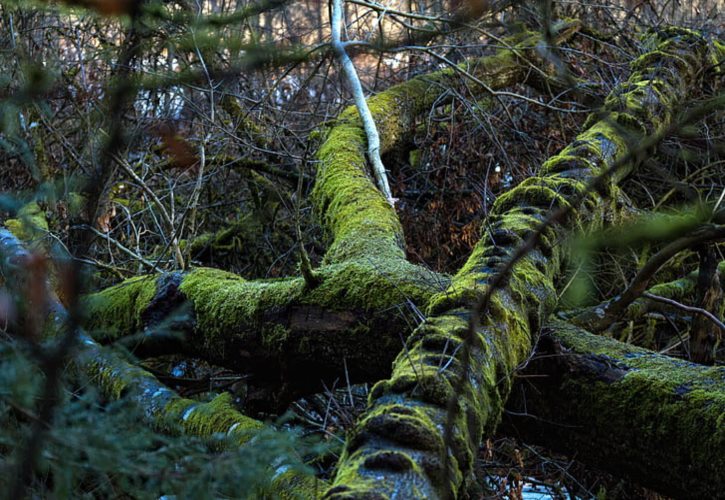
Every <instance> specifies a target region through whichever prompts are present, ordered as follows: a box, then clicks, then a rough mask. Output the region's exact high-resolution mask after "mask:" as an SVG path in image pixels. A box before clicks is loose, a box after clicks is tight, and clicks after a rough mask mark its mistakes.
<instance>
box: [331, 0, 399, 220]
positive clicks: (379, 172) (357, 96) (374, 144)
mask: <svg viewBox="0 0 725 500" xmlns="http://www.w3.org/2000/svg"><path fill="white" fill-rule="evenodd" d="M331 17H332V19H331V20H330V22H331V23H332V42H331V44H332V50H333V51H334V52H335V55H336V56H337V59H338V61H339V63H340V66H342V71H343V73H344V74H345V77H346V78H347V82H348V84H349V85H350V90H351V92H352V96H353V99H354V101H355V106H356V107H357V111H358V113H359V114H360V119H361V120H362V123H363V128H364V129H365V135H366V136H367V139H368V158H369V160H370V163H371V164H372V167H373V174H374V175H375V180H376V181H377V183H378V187H379V188H380V191H382V193H383V196H385V198H386V199H387V200H388V203H390V204H391V205H393V206H394V205H395V198H393V193H392V192H391V191H390V185H389V184H388V176H387V173H386V172H385V165H383V160H382V158H380V135H379V134H378V128H377V127H376V126H375V120H374V119H373V115H372V113H370V108H368V103H367V101H366V100H365V94H364V92H363V88H362V84H361V83H360V78H359V77H358V75H357V71H355V66H354V65H353V63H352V60H351V59H350V56H348V55H347V52H346V51H345V44H344V43H343V42H342V39H341V36H340V28H341V27H342V0H333V1H332V16H331Z"/></svg>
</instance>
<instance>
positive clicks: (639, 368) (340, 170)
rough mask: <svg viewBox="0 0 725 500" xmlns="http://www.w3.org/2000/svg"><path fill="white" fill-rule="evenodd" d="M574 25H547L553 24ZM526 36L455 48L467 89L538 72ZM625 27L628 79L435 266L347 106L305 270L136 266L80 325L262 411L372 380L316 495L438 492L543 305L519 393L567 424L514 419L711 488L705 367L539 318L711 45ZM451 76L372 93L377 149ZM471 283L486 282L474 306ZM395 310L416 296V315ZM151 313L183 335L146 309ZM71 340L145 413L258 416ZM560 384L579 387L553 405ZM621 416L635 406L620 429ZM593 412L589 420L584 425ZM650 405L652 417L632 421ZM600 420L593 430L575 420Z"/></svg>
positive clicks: (712, 386)
mask: <svg viewBox="0 0 725 500" xmlns="http://www.w3.org/2000/svg"><path fill="white" fill-rule="evenodd" d="M577 29H578V25H577V24H576V23H568V24H567V23H564V24H563V25H561V26H559V29H558V34H557V38H558V40H559V41H563V40H565V39H567V38H568V37H570V36H572V34H573V33H574V32H575V31H576V30H577ZM539 43H541V37H540V36H539V35H538V34H534V33H523V34H521V35H519V36H517V37H515V38H513V39H509V40H507V41H506V44H507V45H508V48H504V49H501V50H500V51H499V52H498V53H497V54H496V55H494V56H490V57H486V58H482V59H480V60H478V61H475V62H474V63H473V64H470V65H469V66H468V67H469V68H472V69H469V73H470V74H471V76H473V77H474V78H476V79H478V80H480V81H482V82H485V87H481V89H480V91H484V89H487V90H488V91H491V90H496V89H501V88H505V87H508V86H511V85H512V84H514V83H518V82H522V81H525V80H526V78H528V77H530V76H531V75H532V74H535V75H536V77H537V78H541V77H542V74H544V75H545V74H546V72H547V71H551V69H547V68H548V67H549V65H548V64H546V61H541V60H539V59H537V55H536V54H537V53H536V51H534V50H532V49H533V48H534V47H536V46H537V44H539ZM643 43H644V44H645V46H646V47H647V51H646V52H645V53H644V54H643V55H642V56H641V57H639V58H638V59H636V60H635V61H634V62H633V63H632V65H631V69H632V74H631V76H630V77H629V79H628V80H627V81H625V82H623V83H622V84H621V85H619V86H618V87H617V88H616V89H615V90H614V91H613V92H612V93H611V94H610V96H609V97H608V99H607V100H606V103H605V105H604V107H603V109H601V110H600V111H599V112H597V113H595V114H593V115H592V116H591V117H590V119H589V120H588V122H587V124H586V126H585V127H584V130H583V131H582V132H581V133H580V134H579V135H578V136H577V137H576V139H575V140H574V141H573V142H572V143H571V144H569V146H567V147H566V148H565V149H564V150H563V151H561V152H560V153H559V154H557V155H555V156H553V157H552V158H550V159H549V160H547V161H546V162H545V163H544V164H543V165H542V166H541V168H540V170H539V174H538V175H537V176H536V177H532V178H530V179H527V180H526V181H525V182H523V183H521V184H520V185H518V186H516V187H515V188H513V189H511V190H510V191H509V192H507V193H505V194H504V195H502V196H500V197H499V198H498V199H497V201H496V203H495V205H494V206H493V208H492V209H491V211H490V214H489V217H488V225H487V228H488V229H487V231H486V232H485V233H484V234H483V236H482V238H481V240H480V242H479V243H478V244H477V245H476V247H475V249H474V251H473V252H472V254H471V256H470V257H469V259H468V261H467V262H466V264H465V265H464V266H463V267H462V268H461V269H460V270H459V271H458V273H457V274H456V275H455V276H454V277H453V278H450V279H449V278H448V277H446V276H443V275H439V274H436V273H432V272H431V271H429V270H426V269H424V268H422V267H420V266H417V265H414V264H412V263H410V262H408V261H407V259H406V257H405V252H404V249H403V240H404V237H403V231H402V227H401V224H400V222H399V220H398V217H397V215H396V212H395V209H394V207H392V206H391V204H390V203H389V202H388V200H387V199H386V197H385V196H383V195H382V194H381V193H380V191H379V190H378V189H377V188H376V186H375V182H374V180H373V179H372V177H371V175H370V171H369V169H368V165H367V162H366V157H365V152H366V150H367V145H366V135H365V131H364V127H363V124H362V122H361V120H360V117H359V115H358V112H357V110H356V109H355V108H350V109H347V110H346V111H344V112H343V113H342V114H341V115H340V116H339V117H338V119H337V121H336V122H335V123H334V125H333V126H332V127H330V128H329V129H327V130H324V131H323V135H324V141H323V143H322V145H321V147H320V148H319V150H318V152H317V159H318V160H319V168H318V171H317V173H316V178H315V187H314V191H313V201H314V205H315V207H316V209H317V214H318V217H319V219H320V221H321V222H322V224H323V226H324V227H325V228H326V230H327V232H328V234H329V237H330V243H329V245H328V249H327V253H326V256H325V258H324V262H323V265H322V266H321V267H320V268H318V269H315V270H314V274H315V280H314V281H310V280H305V279H303V278H296V277H292V278H286V279H281V280H270V281H265V280H256V281H246V280H244V279H242V278H240V277H238V276H236V275H234V274H231V273H227V272H224V271H220V270H215V269H205V268H199V269H194V270H191V271H189V272H184V273H170V274H162V275H151V276H141V277H137V278H133V279H131V280H127V281H125V282H122V283H121V284H119V285H116V286H114V287H111V288H108V289H106V290H103V291H101V292H98V293H96V294H93V295H90V296H87V297H86V298H85V299H84V300H83V303H82V305H83V307H82V309H83V310H84V311H85V314H86V317H85V321H84V327H85V328H86V329H87V330H88V331H89V332H91V333H93V335H94V338H95V339H96V340H98V341H104V340H110V339H115V338H119V337H121V336H127V335H131V334H134V333H137V332H143V335H142V342H141V343H140V346H139V349H138V350H137V352H138V353H139V355H144V350H146V354H147V355H156V354H159V353H170V352H177V353H178V352H181V353H194V355H195V356H197V357H200V358H203V359H205V360H208V361H210V362H213V363H215V364H218V365H221V366H225V367H228V368H231V369H234V370H237V371H245V372H249V373H252V374H253V375H254V377H255V383H257V384H259V385H260V386H262V387H266V390H265V392H264V393H263V394H264V397H260V398H259V401H258V403H259V404H260V405H263V404H265V405H266V407H267V409H269V408H273V409H279V408H283V407H285V405H286V404H288V403H289V402H290V401H291V400H292V399H294V398H296V397H299V396H301V395H304V394H308V393H310V392H313V391H315V390H319V388H320V380H329V379H331V378H332V377H335V376H339V375H340V374H341V373H343V370H347V373H348V375H349V377H350V378H351V380H352V381H353V382H360V381H369V382H373V381H378V382H377V383H376V384H375V386H374V387H373V389H372V391H371V393H370V400H369V405H368V408H367V411H366V412H365V414H364V415H363V416H362V417H361V418H360V420H359V422H358V423H357V425H356V426H355V428H354V429H353V431H352V432H351V433H350V434H349V436H348V437H347V441H346V446H345V450H344V453H343V456H342V457H341V459H340V462H339V464H338V467H337V473H336V475H335V477H334V480H333V482H332V484H331V485H330V486H329V488H328V489H326V491H325V493H324V496H325V497H327V498H387V497H392V496H396V495H397V496H398V497H404V498H451V497H458V496H461V495H463V494H464V492H465V490H466V487H467V485H468V484H469V482H470V479H471V475H472V466H473V461H474V457H475V456H476V453H477V450H478V447H479V444H480V442H481V439H482V438H483V437H486V436H490V435H491V434H492V433H493V432H494V431H495V429H496V427H497V426H498V424H499V423H500V421H501V419H502V414H503V412H504V408H505V405H506V404H507V401H508V400H509V395H510V394H511V391H512V386H513V383H514V376H513V374H514V372H515V371H516V370H517V367H519V366H520V365H522V364H523V363H525V362H526V361H527V360H528V359H529V358H530V357H531V356H532V350H533V348H534V346H535V344H536V342H537V339H538V333H539V332H540V331H541V330H542V328H544V327H545V326H546V325H548V326H547V327H546V331H548V332H549V333H548V334H547V336H545V339H547V340H545V341H544V342H542V343H541V345H540V347H539V349H540V352H545V353H554V354H555V355H556V358H557V360H558V361H556V362H555V363H553V364H547V363H546V362H544V363H542V364H541V365H539V364H536V363H534V364H533V365H532V369H535V370H541V371H543V372H544V373H546V374H550V375H551V377H550V378H549V379H547V380H546V382H544V383H543V384H542V386H541V387H542V389H541V392H540V393H539V395H540V397H537V398H534V399H535V400H532V401H533V403H534V404H535V405H536V408H537V411H538V412H539V414H541V415H546V417H547V419H548V420H550V421H552V422H557V423H558V422H561V423H566V424H567V425H571V426H574V427H575V430H572V431H571V432H563V431H562V430H561V429H555V430H551V429H549V428H547V429H546V433H548V434H547V435H546V437H545V438H541V437H537V436H538V435H539V434H540V433H541V427H540V426H537V425H538V424H537V423H536V422H534V423H531V422H524V423H523V424H522V425H521V426H520V429H521V432H522V433H523V434H524V435H525V436H526V438H527V439H530V440H531V441H533V442H537V441H542V442H544V443H545V444H547V445H549V446H552V447H561V448H564V449H566V450H568V451H572V450H576V451H577V452H579V451H580V450H581V453H582V454H583V456H585V457H587V459H590V460H591V461H592V462H594V463H597V464H600V465H602V466H603V467H606V468H610V469H611V470H614V471H615V472H618V473H624V472H626V471H623V470H622V468H621V464H617V463H616V462H617V460H616V457H617V456H618V454H619V453H626V457H627V459H628V460H630V461H632V462H633V463H637V464H639V465H638V467H636V468H634V469H633V472H631V473H632V474H637V475H638V479H640V480H641V481H642V482H643V483H645V484H649V485H652V486H653V487H655V488H657V489H659V490H661V491H663V492H665V493H671V494H676V495H683V496H692V497H697V498H700V497H702V496H706V495H708V492H709V493H712V492H713V491H721V489H722V488H723V487H725V475H724V474H723V471H724V470H725V463H724V462H723V460H724V459H723V454H722V453H721V451H722V450H723V448H724V446H725V432H724V431H723V426H722V415H723V414H725V383H724V378H723V377H724V375H723V369H722V368H704V367H695V366H690V365H688V366H681V365H680V364H678V362H674V361H670V360H668V359H666V358H663V357H658V356H655V355H653V354H651V353H648V352H646V351H642V350H637V349H633V348H630V347H627V346H625V345H622V344H619V343H617V342H615V341H610V340H606V341H605V340H601V339H598V338H597V337H591V335H589V334H588V333H586V332H581V331H579V330H575V329H573V327H571V326H570V325H561V324H558V323H552V322H550V316H551V314H552V313H553V312H554V311H555V308H556V297H557V289H558V288H559V287H560V280H561V278H562V275H563V270H564V267H565V264H566V261H567V258H568V255H567V249H566V247H565V246H564V245H562V241H563V239H564V238H565V236H566V235H567V234H569V233H570V232H571V231H572V230H574V229H576V228H582V227H602V226H604V225H606V224H607V220H606V217H605V213H604V212H605V208H606V207H607V204H608V200H611V199H613V198H616V194H617V190H618V187H617V184H618V182H619V181H620V180H622V179H623V178H624V177H626V176H627V174H629V173H630V172H631V171H632V170H633V169H634V168H636V167H637V165H638V164H639V163H640V162H641V160H642V158H643V157H644V156H645V155H646V153H647V152H648V150H649V149H650V148H651V147H654V146H655V145H656V143H657V141H658V140H661V139H662V137H664V136H665V135H666V134H667V133H669V132H671V131H672V130H673V128H674V126H675V125H676V123H677V120H678V119H677V117H676V116H675V113H676V111H677V110H678V109H679V108H680V106H681V105H682V104H684V100H683V96H686V95H687V91H688V89H689V88H690V87H692V86H697V85H699V83H700V80H701V79H702V78H703V72H704V71H705V70H706V68H708V67H709V66H710V65H712V62H713V58H714V59H715V61H716V62H718V61H719V63H718V64H720V63H721V62H722V60H721V59H718V58H722V56H723V54H722V53H718V52H717V51H715V50H713V49H712V46H711V44H709V43H708V40H707V39H706V38H705V37H704V36H702V35H700V34H698V33H695V32H692V31H688V30H684V29H674V28H672V29H662V30H657V31H653V32H650V33H648V34H647V36H646V39H645V40H644V41H643ZM532 67H533V68H538V69H537V71H536V72H534V71H531V68H532ZM455 76H456V73H455V71H454V70H453V69H447V70H443V71H438V72H435V73H431V74H428V75H423V76H419V77H416V78H413V79H411V80H409V81H407V82H405V83H403V84H400V85H397V86H394V87H391V88H389V89H388V90H386V91H384V92H381V93H380V94H378V95H376V96H375V97H372V98H370V99H369V100H368V107H369V110H370V112H371V114H372V116H373V118H374V120H375V124H376V126H377V128H378V132H379V136H380V147H381V150H382V152H386V151H390V150H391V149H393V148H395V147H396V146H397V145H398V144H399V143H400V141H402V140H403V139H404V138H405V136H406V135H407V134H409V133H410V131H411V129H412V127H413V126H414V123H415V120H416V118H417V117H418V116H420V115H421V114H422V113H425V112H426V111H427V110H428V109H430V107H431V106H432V105H433V104H434V103H435V104H436V105H440V104H441V97H442V96H443V93H444V90H445V88H446V87H447V86H449V85H450V84H451V82H452V80H453V79H454V78H455ZM716 104H718V105H722V99H720V100H719V101H717V102H716ZM552 211H553V213H555V214H558V215H557V216H556V217H552V216H551V215H550V214H551V213H552ZM3 242H4V243H5V244H3ZM18 248H19V247H18V246H17V245H16V243H15V242H14V241H13V240H12V236H11V235H9V233H6V232H2V233H0V254H2V257H3V262H4V263H5V264H4V265H5V266H6V269H7V271H6V272H10V271H11V270H12V266H10V267H7V266H8V265H9V264H8V263H11V264H12V262H13V259H16V257H15V256H14V253H13V252H15V254H17V253H18V251H17V249H18ZM13 249H15V250H13ZM521 249H525V251H522V250H521ZM503 270H505V273H504V274H503V275H502V274H501V273H502V271H503ZM6 276H7V274H6ZM495 280H498V281H495ZM494 282H495V283H499V282H501V283H503V285H498V284H497V285H496V286H495V287H494V285H492V283H494ZM482 297H487V300H488V303H487V307H486V309H485V313H482V309H481V308H480V301H481V298H482ZM406 304H410V305H411V307H410V308H408V307H406ZM476 304H479V306H475V305H476ZM412 308H414V310H415V311H422V312H423V315H424V316H425V319H424V320H423V321H422V323H421V324H419V325H418V326H417V327H415V328H411V326H410V325H411V321H410V316H411V309H412ZM57 312H58V310H57V309H56V313H57ZM181 313H183V314H181ZM169 318H172V322H173V328H174V330H176V331H178V332H180V333H181V334H182V335H181V336H174V337H171V338H170V337H167V336H164V335H163V333H162V332H161V331H160V330H159V329H157V328H156V327H157V326H158V325H159V324H161V323H162V322H163V321H167V320H169ZM58 328H60V327H58ZM80 339H81V341H82V342H81V344H85V345H83V346H81V347H80V348H79V349H77V354H76V355H75V357H74V365H75V366H76V367H77V368H78V369H81V370H84V371H86V372H87V373H89V374H91V376H92V377H94V378H95V380H96V381H97V382H98V384H99V385H100V386H101V387H103V388H104V390H105V392H106V393H107V394H108V395H109V396H110V397H118V396H120V395H122V394H124V393H126V392H128V391H137V392H135V393H136V394H137V395H136V396H135V397H136V400H137V402H138V404H139V405H141V406H142V407H144V408H145V409H146V411H147V414H148V416H149V420H150V421H151V422H152V423H153V424H154V425H156V426H157V427H159V428H160V429H162V430H163V429H164V425H165V424H164V422H167V421H168V419H177V420H178V419H181V421H182V422H185V424H184V425H183V428H184V430H185V431H187V432H190V433H196V434H201V435H209V434H211V433H213V432H222V433H227V434H229V433H232V434H235V435H236V434H237V433H238V434H239V435H240V436H242V438H240V441H244V440H246V439H249V438H250V436H252V435H253V434H254V433H255V430H257V429H259V428H261V426H262V424H260V423H259V422H257V421H255V420H253V419H250V418H249V417H245V416H243V415H241V414H239V413H238V412H236V411H235V410H233V409H232V408H230V407H229V402H228V400H226V399H225V397H224V396H220V397H219V399H218V400H215V401H213V402H212V403H208V404H206V405H201V404H195V403H194V402H193V401H190V400H184V399H182V398H179V397H178V395H175V394H174V393H173V392H172V391H169V390H168V389H165V388H164V387H162V386H161V385H160V384H159V383H158V381H156V380H155V379H153V377H151V376H150V375H149V374H147V373H145V372H143V370H141V369H139V368H138V367H133V366H128V365H127V364H124V363H125V362H123V361H121V360H117V359H115V358H113V357H112V356H110V355H108V354H106V353H104V349H103V348H102V347H101V346H100V345H98V344H97V343H96V340H92V339H91V338H90V337H86V336H81V337H80ZM396 356H397V357H396ZM385 377H387V378H385ZM381 378H384V379H383V380H381ZM590 390H591V391H592V392H591V393H589V392H588V391H590ZM517 393H519V391H517ZM561 398H571V399H572V400H573V401H579V402H580V403H579V404H577V405H576V406H573V407H571V408H568V409H565V410H564V409H562V408H560V406H561V405H560V403H561ZM517 401H520V400H514V401H512V402H511V403H510V404H511V405H513V406H512V408H517V407H516V406H515V405H516V404H517ZM527 401H528V399H527ZM607 401H613V402H616V403H617V404H616V405H606V402H607ZM660 403H661V406H660ZM663 412H664V413H663ZM630 414H631V415H632V418H634V415H636V420H635V422H636V424H637V425H636V426H633V427H632V428H631V429H626V430H625V429H622V428H621V426H626V423H627V422H631V420H628V419H629V416H630ZM592 415H601V416H602V418H598V419H596V420H595V424H594V425H592ZM663 415H664V416H665V417H666V418H662V416H663ZM652 420H656V421H657V426H656V427H648V426H647V423H648V422H651V421H652ZM517 428H519V426H518V423H517ZM567 429H569V428H568V427H567ZM598 433H599V434H603V435H606V436H607V437H608V440H607V442H606V443H604V442H601V441H597V440H596V439H593V438H592V436H596V435H597V434H598ZM633 433H635V434H636V435H633ZM633 441H634V442H633ZM687 465H691V466H690V467H687ZM672 469H676V470H677V473H676V474H675V473H671V470H672ZM667 471H670V473H669V474H667ZM286 479H289V481H287V482H282V483H280V484H281V485H282V486H281V488H282V489H284V488H287V490H286V493H288V494H298V495H301V496H309V497H314V496H317V495H318V494H319V493H320V492H321V491H322V490H323V489H324V488H327V486H326V485H321V484H315V483H314V482H313V484H311V485H310V484H309V483H304V485H303V484H301V483H302V481H297V480H296V478H291V479H290V478H286Z"/></svg>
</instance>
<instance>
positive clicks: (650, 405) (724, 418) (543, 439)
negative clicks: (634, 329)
mask: <svg viewBox="0 0 725 500" xmlns="http://www.w3.org/2000/svg"><path fill="white" fill-rule="evenodd" d="M507 409H508V410H509V412H508V415H507V417H506V418H505V428H504V430H505V431H506V432H508V433H513V434H514V435H518V436H519V437H521V439H523V440H524V441H526V442H527V443H532V444H540V445H543V446H546V447H548V448H551V449H553V450H557V451H561V452H564V453H568V454H571V455H576V457H577V459H578V460H581V461H582V462H585V463H587V464H589V465H593V466H596V467H600V468H602V469H604V470H606V471H608V472H611V473H612V474H615V475H617V476H621V477H627V478H629V479H631V480H633V481H635V482H636V483H639V484H642V485H644V486H647V487H649V488H652V489H654V490H656V491H658V492H660V493H662V494H665V495H668V496H673V497H676V498H717V497H719V496H720V495H722V492H723V491H724V490H725V454H724V453H723V450H725V367H705V366H701V365H697V364H695V363H690V362H686V361H683V360H679V359H674V358H669V357H667V356H663V355H660V354H657V353H654V352H652V351H647V350H645V349H641V348H638V347H634V346H631V345H628V344H623V343H621V342H617V341H616V340H613V339H609V338H605V337H601V336H597V335H593V334H590V333H589V332H586V331H584V330H582V329H580V328H578V327H574V326H572V325H570V324H568V323H565V322H563V321H553V322H551V323H549V324H548V325H547V327H546V328H545V334H544V335H543V336H542V338H541V341H540V342H539V346H538V348H537V352H536V354H535V355H534V357H533V358H532V360H531V361H530V362H529V363H528V365H527V368H526V370H525V371H524V372H523V373H521V374H520V378H519V379H518V382H517V384H516V385H515V387H514V390H513V393H512V397H511V399H510V401H509V403H508V405H507Z"/></svg>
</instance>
